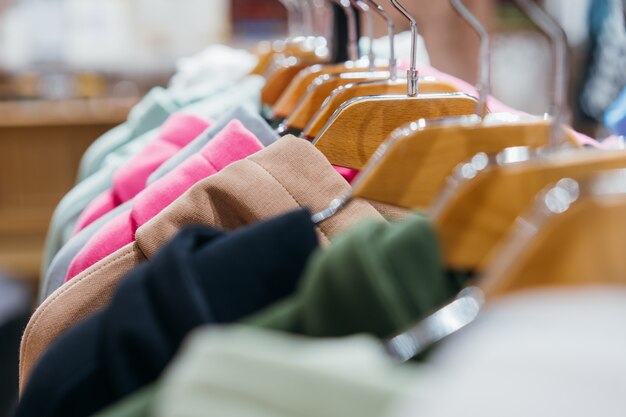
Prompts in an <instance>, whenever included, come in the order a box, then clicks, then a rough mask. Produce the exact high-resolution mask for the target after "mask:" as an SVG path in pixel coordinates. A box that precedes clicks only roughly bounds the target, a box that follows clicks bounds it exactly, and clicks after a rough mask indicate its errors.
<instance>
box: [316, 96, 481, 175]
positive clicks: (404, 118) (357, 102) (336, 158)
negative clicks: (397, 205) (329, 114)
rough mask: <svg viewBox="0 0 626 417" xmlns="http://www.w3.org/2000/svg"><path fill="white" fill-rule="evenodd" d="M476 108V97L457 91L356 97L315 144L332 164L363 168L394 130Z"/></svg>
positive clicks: (327, 126) (344, 106) (347, 104)
mask: <svg viewBox="0 0 626 417" xmlns="http://www.w3.org/2000/svg"><path fill="white" fill-rule="evenodd" d="M475 110H476V99H475V98H474V97H471V96H469V95H465V94H460V93H459V94H424V95H419V96H417V97H407V96H405V95H398V96H393V95H386V96H370V97H357V98H354V99H352V100H350V101H348V102H346V103H344V104H342V105H341V106H340V107H339V109H338V110H337V111H336V112H335V114H334V115H333V118H332V119H331V120H329V121H328V122H327V124H326V126H325V127H324V129H323V130H322V131H321V132H320V134H319V136H318V137H317V138H316V140H315V141H314V144H315V146H316V147H317V148H318V149H319V150H320V151H321V152H322V153H324V155H326V157H327V158H328V160H329V161H330V162H331V163H332V164H335V165H339V166H343V167H346V168H352V169H362V168H363V166H364V165H365V163H366V162H367V161H368V160H369V159H370V157H371V156H372V155H373V154H374V152H376V149H378V146H380V144H381V143H382V142H383V141H384V140H385V139H386V138H387V137H388V136H389V135H390V134H391V133H392V132H393V131H394V130H395V129H397V128H399V127H402V126H404V125H406V124H408V123H411V122H413V121H415V120H418V119H434V118H440V117H447V116H463V115H469V114H472V113H474V111H475Z"/></svg>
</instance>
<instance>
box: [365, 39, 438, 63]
mask: <svg viewBox="0 0 626 417" xmlns="http://www.w3.org/2000/svg"><path fill="white" fill-rule="evenodd" d="M394 45H395V46H396V47H395V52H396V58H397V59H398V61H400V60H402V61H407V60H409V59H410V58H411V32H409V31H407V32H400V33H398V34H397V35H396V36H395V38H394ZM359 46H360V49H361V53H362V54H365V55H367V52H368V51H369V38H366V37H362V38H361V40H360V42H359ZM389 54H390V43H389V37H388V36H383V37H382V38H377V39H375V40H374V55H375V56H376V58H378V59H389ZM417 63H418V64H423V65H430V57H429V56H428V50H427V49H426V44H425V43H424V38H422V37H421V36H419V37H418V39H417Z"/></svg>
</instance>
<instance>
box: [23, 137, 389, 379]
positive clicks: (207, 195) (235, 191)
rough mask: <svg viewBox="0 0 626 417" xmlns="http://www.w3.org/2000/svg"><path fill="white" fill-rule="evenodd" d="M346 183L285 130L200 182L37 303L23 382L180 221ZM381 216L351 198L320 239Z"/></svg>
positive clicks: (236, 217)
mask: <svg viewBox="0 0 626 417" xmlns="http://www.w3.org/2000/svg"><path fill="white" fill-rule="evenodd" d="M349 189H350V188H349V185H348V183H347V182H346V181H345V180H344V179H343V178H342V177H341V176H340V175H339V174H338V173H337V172H336V171H335V170H334V169H333V168H332V167H331V165H330V164H329V163H328V161H327V160H326V158H325V157H324V156H323V155H322V154H321V153H320V152H319V151H318V150H317V149H316V148H315V147H314V146H313V145H311V144H310V143H309V142H307V141H304V140H302V139H298V138H295V137H289V136H287V137H284V138H282V139H281V140H279V141H278V142H276V143H275V144H273V145H271V146H269V147H268V148H266V149H264V150H263V151H261V152H258V153H256V154H255V155H252V156H250V157H249V158H247V159H245V160H242V161H239V162H236V163H234V164H232V165H230V166H228V167H226V168H225V169H224V170H222V171H221V172H220V173H218V174H216V175H213V176H212V177H209V178H207V179H205V180H203V181H201V182H199V183H197V184H196V185H195V186H194V187H192V189H190V190H189V191H188V192H187V193H185V194H184V195H183V196H181V197H180V198H179V199H178V200H176V201H175V202H174V203H172V204H171V205H170V206H169V207H167V208H166V209H165V210H163V212H161V213H159V215H158V216H156V217H155V218H154V219H152V220H151V221H150V222H148V223H147V224H145V225H144V226H142V227H141V228H140V229H139V230H138V231H137V233H136V235H135V238H136V241H135V242H134V243H132V244H129V245H127V246H125V247H124V248H122V249H120V250H118V251H117V252H115V253H114V254H112V255H110V256H108V257H107V258H105V259H103V260H101V261H100V262H98V263H96V264H95V265H93V266H92V267H90V268H89V269H87V270H86V271H84V272H83V273H81V274H79V275H78V276H77V277H75V278H74V279H72V280H71V281H70V282H68V283H66V284H65V285H63V286H62V287H61V288H59V289H58V290H57V291H56V292H55V293H54V294H53V295H51V296H50V297H48V299H47V300H46V301H45V302H44V303H43V304H42V305H41V306H39V308H38V309H37V311H36V312H35V314H34V315H33V317H32V318H31V320H30V322H29V323H28V326H27V328H26V331H25V334H24V337H23V339H22V346H21V352H20V387H21V388H22V389H23V387H24V386H25V383H26V381H27V378H28V376H29V375H30V373H31V371H32V369H33V367H34V365H35V363H36V361H37V360H38V358H39V357H40V356H41V355H42V353H43V352H44V351H45V350H46V349H47V347H48V346H49V345H50V344H51V343H52V342H54V340H56V339H57V338H58V337H59V336H60V335H61V334H62V333H63V332H64V331H66V330H67V329H69V328H70V327H71V326H72V325H73V324H74V323H76V322H77V321H79V320H81V319H83V318H85V317H87V316H88V315H89V314H91V313H93V312H94V311H96V310H97V309H99V308H101V307H103V306H105V305H106V304H107V303H108V302H109V300H110V299H111V296H112V294H113V291H114V290H115V288H116V286H117V284H118V282H119V281H120V280H121V279H122V278H123V277H124V276H125V275H126V274H127V273H128V272H130V271H131V270H132V269H133V268H135V267H136V266H137V265H139V264H140V263H141V262H143V261H144V260H146V259H150V258H152V257H153V256H154V254H155V253H156V251H157V250H158V249H159V248H161V247H162V246H163V245H164V244H165V243H167V242H168V241H169V240H170V239H171V238H172V237H173V236H174V235H175V234H176V233H177V232H178V230H179V229H180V228H181V227H183V226H185V225H194V224H196V225H197V224H202V225H207V226H215V227H220V228H224V229H227V230H234V229H237V228H239V227H242V226H244V225H247V224H251V223H255V222H257V221H259V220H263V219H267V218H270V217H274V216H277V215H280V214H283V213H285V212H288V211H291V210H295V209H298V208H301V207H304V208H308V209H309V210H311V211H312V212H317V211H320V210H322V209H324V208H326V207H327V206H328V205H329V203H330V202H331V201H332V200H333V199H334V198H336V197H338V196H340V195H343V194H345V193H346V192H348V191H349ZM381 217H382V216H381V215H380V214H379V213H378V211H376V210H375V209H374V208H373V207H372V206H371V205H370V204H369V203H366V202H364V201H355V202H352V203H350V204H349V205H348V206H347V207H345V208H344V209H343V210H342V211H341V212H339V213H338V214H337V215H335V216H333V217H332V218H330V219H328V220H326V221H325V222H323V223H322V224H321V225H320V227H319V233H320V240H321V243H322V244H327V243H328V238H329V237H331V236H333V235H334V234H336V233H337V232H340V231H342V230H345V229H347V228H349V227H350V226H352V225H353V224H354V223H355V222H358V221H360V220H362V219H365V218H379V219H380V218H381Z"/></svg>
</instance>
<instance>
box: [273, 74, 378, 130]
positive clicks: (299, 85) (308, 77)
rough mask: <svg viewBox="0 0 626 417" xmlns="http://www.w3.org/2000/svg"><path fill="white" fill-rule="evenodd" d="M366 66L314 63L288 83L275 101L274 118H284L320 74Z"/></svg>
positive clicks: (291, 111)
mask: <svg viewBox="0 0 626 417" xmlns="http://www.w3.org/2000/svg"><path fill="white" fill-rule="evenodd" d="M366 69H367V67H366V66H365V64H364V63H363V62H356V63H355V62H347V63H341V64H330V65H316V66H314V67H311V68H307V69H305V70H302V71H301V72H300V73H299V74H298V75H297V76H296V77H294V78H293V80H292V81H291V82H290V83H289V85H288V86H287V88H286V89H285V90H283V93H282V94H281V95H280V98H279V99H278V100H277V101H276V103H275V106H274V115H275V116H274V117H275V118H283V119H284V118H286V117H287V116H289V115H290V114H292V113H293V111H294V110H295V109H296V107H297V106H298V103H300V100H301V99H302V98H303V97H304V96H305V95H306V94H307V91H308V88H309V86H310V85H311V84H312V83H313V81H314V80H315V79H316V78H317V77H319V76H320V75H325V74H326V75H336V74H341V73H348V72H362V71H364V70H366ZM386 69H388V68H387V67H380V68H377V70H378V71H384V70H386Z"/></svg>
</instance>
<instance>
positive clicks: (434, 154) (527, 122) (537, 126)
mask: <svg viewBox="0 0 626 417" xmlns="http://www.w3.org/2000/svg"><path fill="white" fill-rule="evenodd" d="M451 1H452V4H453V5H454V6H455V8H457V10H458V11H459V12H461V14H462V16H463V17H464V18H465V20H466V21H467V22H469V23H470V24H471V25H472V27H473V28H474V29H475V30H476V31H477V32H478V33H479V35H480V38H481V42H480V48H481V59H480V60H479V61H480V70H479V74H480V77H481V83H480V88H479V93H480V94H479V103H480V106H481V110H479V113H481V114H484V112H485V109H486V102H487V97H488V91H489V86H490V81H489V79H490V71H489V47H490V45H489V35H488V33H487V32H486V30H485V29H484V27H482V25H481V24H480V22H478V20H476V18H475V17H474V16H473V15H472V14H471V13H470V12H469V11H468V10H467V8H466V7H465V6H464V5H463V4H462V2H461V1H460V0H451ZM539 23H545V22H539ZM557 50H558V48H557ZM557 55H559V56H561V55H562V54H561V53H559V54H557ZM555 68H556V70H558V71H559V72H560V71H562V70H563V67H562V66H560V65H555ZM556 79H557V80H558V82H557V84H559V85H561V84H565V83H567V79H566V77H565V76H562V75H560V76H559V77H557V78H556ZM555 91H558V93H555V97H554V98H553V99H554V101H555V103H558V106H555V107H557V108H556V110H555V113H556V114H557V115H562V114H563V111H562V109H563V106H564V104H563V103H565V100H564V98H563V97H562V96H561V94H563V92H564V89H562V88H555ZM557 95H558V97H557ZM559 121H560V117H559V116H558V118H557V119H555V123H556V126H558V128H554V126H555V124H550V123H549V122H548V121H547V120H545V119H540V118H533V117H520V116H512V115H508V116H507V115H496V114H491V115H488V116H487V117H485V119H484V120H482V119H481V118H480V117H466V118H459V119H457V120H443V121H420V122H418V123H413V124H411V125H409V126H406V127H405V128H404V129H402V130H399V131H397V132H396V133H395V134H394V136H393V137H392V138H391V139H390V140H389V142H387V143H386V144H385V145H384V146H383V147H381V149H380V150H379V151H377V153H376V157H375V158H373V160H372V161H371V162H370V163H368V169H366V170H365V171H364V172H363V173H362V175H360V176H359V178H357V181H356V183H355V184H354V188H355V193H357V194H358V195H359V196H361V197H364V198H369V199H372V200H376V201H381V202H385V203H390V204H395V205H398V206H400V207H406V208H422V209H427V208H428V207H429V206H430V204H431V203H432V201H433V199H434V197H435V196H436V195H437V193H438V192H439V191H440V190H441V189H442V188H443V185H444V182H445V178H446V177H447V176H448V175H449V174H450V173H451V172H452V170H453V169H454V167H455V166H456V165H457V164H459V163H461V162H463V161H466V160H468V159H469V158H471V157H473V156H474V155H475V154H476V153H479V152H486V153H497V152H499V151H500V150H502V149H504V148H506V147H510V146H511V145H510V144H511V143H515V145H512V146H528V147H531V148H536V147H541V146H546V145H549V144H552V145H554V144H555V143H558V142H559V141H560V138H561V136H562V135H561V131H562V128H561V124H560V123H559ZM555 138H559V140H555ZM565 138H566V140H569V141H571V142H572V143H574V144H575V143H576V141H575V137H574V134H573V133H571V131H566V133H565ZM505 144H507V145H505ZM503 145H504V146H503ZM337 146H340V145H337ZM344 150H345V149H344ZM364 153H365V152H361V154H364ZM340 155H341V156H343V155H344V153H341V154H340ZM459 158H461V160H459ZM337 159H338V158H334V159H333V163H335V164H337V165H341V162H339V161H338V160H337ZM352 159H355V158H354V157H353V158H352ZM342 162H344V161H342ZM345 162H349V161H345ZM342 166H343V165H342Z"/></svg>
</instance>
